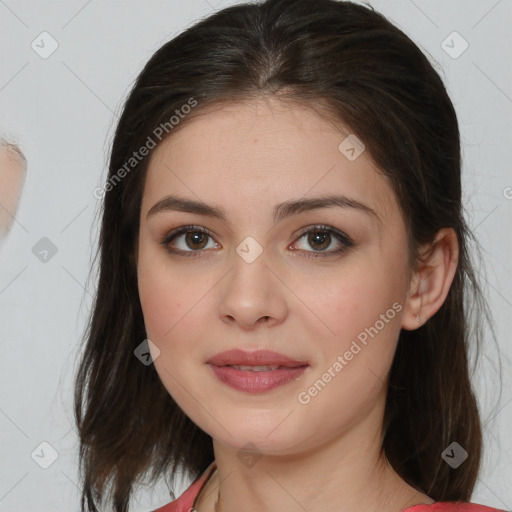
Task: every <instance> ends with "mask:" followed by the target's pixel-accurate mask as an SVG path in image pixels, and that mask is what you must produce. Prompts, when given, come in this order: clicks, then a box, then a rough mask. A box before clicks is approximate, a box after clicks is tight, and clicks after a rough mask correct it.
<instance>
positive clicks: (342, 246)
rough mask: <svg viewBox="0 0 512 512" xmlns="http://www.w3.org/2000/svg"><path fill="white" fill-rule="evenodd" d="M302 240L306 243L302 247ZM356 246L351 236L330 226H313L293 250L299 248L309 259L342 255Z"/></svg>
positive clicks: (300, 238) (304, 232)
mask: <svg viewBox="0 0 512 512" xmlns="http://www.w3.org/2000/svg"><path fill="white" fill-rule="evenodd" d="M302 239H304V240H305V243H303V244H302V246H303V247H300V245H301V244H299V241H300V240H302ZM354 246H355V243H354V241H353V240H352V239H351V238H350V237H349V236H347V235H345V233H342V232H341V231H338V230H337V229H334V228H331V227H329V226H313V227H312V228H311V227H310V228H309V229H306V230H303V231H302V234H301V236H300V237H299V238H298V239H297V242H295V243H294V244H293V248H298V249H299V250H300V251H301V252H303V253H305V256H306V257H307V258H316V257H322V256H332V255H335V254H340V253H342V252H344V251H346V250H348V249H350V248H351V247H354ZM329 248H330V249H329ZM310 249H313V250H310Z"/></svg>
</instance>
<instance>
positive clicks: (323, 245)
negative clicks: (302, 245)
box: [308, 231, 331, 250]
mask: <svg viewBox="0 0 512 512" xmlns="http://www.w3.org/2000/svg"><path fill="white" fill-rule="evenodd" d="M308 243H309V245H310V246H311V247H313V248H316V249H319V250H323V249H327V247H329V245H330V243H331V235H330V233H328V232H327V231H310V232H309V233H308Z"/></svg>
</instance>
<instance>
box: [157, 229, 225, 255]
mask: <svg viewBox="0 0 512 512" xmlns="http://www.w3.org/2000/svg"><path fill="white" fill-rule="evenodd" d="M210 240H211V242H212V243H213V246H210V247H208V242H210ZM160 243H161V244H162V245H163V246H164V247H165V249H166V250H167V251H168V252H170V253H172V254H182V255H183V256H193V255H195V253H200V252H201V251H202V250H203V249H208V248H216V247H220V246H219V244H217V243H215V242H214V240H213V238H212V237H211V235H210V234H209V233H208V231H206V230H205V229H204V228H202V227H200V226H197V227H195V226H184V227H182V228H179V229H177V230H174V231H172V232H171V233H169V234H168V235H166V236H165V237H164V238H163V240H161V242H160Z"/></svg>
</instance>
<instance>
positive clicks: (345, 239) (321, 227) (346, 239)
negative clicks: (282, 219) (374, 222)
mask: <svg viewBox="0 0 512 512" xmlns="http://www.w3.org/2000/svg"><path fill="white" fill-rule="evenodd" d="M315 230H316V231H325V232H329V233H332V234H333V235H334V237H335V238H336V239H337V240H338V241H339V242H340V243H345V244H347V245H350V244H353V243H354V242H353V240H352V238H351V237H350V236H348V235H347V234H345V233H344V232H342V231H341V230H339V229H336V228H334V227H332V226H328V225H325V224H313V225H310V226H306V227H304V228H301V229H300V230H299V233H297V234H296V235H295V239H294V242H292V243H295V242H296V241H297V240H299V239H301V238H302V237H304V236H305V235H307V234H308V233H310V232H311V231H315ZM194 232H199V233H204V234H206V235H208V236H209V237H210V238H212V240H214V241H215V243H217V244H218V242H217V241H216V240H215V237H214V236H213V235H212V233H211V231H210V230H209V229H207V228H204V227H203V226H194V225H189V226H181V227H179V228H176V229H175V230H171V231H170V232H169V233H167V234H166V235H165V236H164V237H163V240H162V243H163V244H164V245H167V244H169V243H171V241H172V240H173V239H175V238H177V237H178V236H181V235H185V234H187V233H194ZM203 250H204V249H199V250H197V251H183V250H182V249H177V251H182V252H201V251H203ZM307 252H318V253H321V252H325V253H329V252H334V251H307Z"/></svg>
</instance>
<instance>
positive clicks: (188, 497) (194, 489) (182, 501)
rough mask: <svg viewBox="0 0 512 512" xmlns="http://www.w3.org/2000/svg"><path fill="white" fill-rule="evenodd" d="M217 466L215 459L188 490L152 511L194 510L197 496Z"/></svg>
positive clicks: (186, 511) (185, 511) (182, 511)
mask: <svg viewBox="0 0 512 512" xmlns="http://www.w3.org/2000/svg"><path fill="white" fill-rule="evenodd" d="M215 468H216V464H215V461H214V462H212V463H211V464H210V465H209V466H208V467H207V468H206V470H205V471H204V472H203V474H202V475H200V476H199V477H198V478H197V479H196V480H194V482H192V484H190V486H189V487H188V488H187V490H186V491H185V492H184V493H183V494H182V495H181V496H180V497H179V498H178V499H176V500H174V501H172V502H171V503H168V504H167V505H164V506H163V507H160V508H157V509H155V510H153V511H152V512H190V511H191V510H193V507H194V502H195V500H196V498H197V496H198V495H199V493H200V492H201V489H202V488H203V487H204V485H205V484H206V482H207V480H208V478H209V477H210V476H211V475H212V473H213V471H214V470H215Z"/></svg>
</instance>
